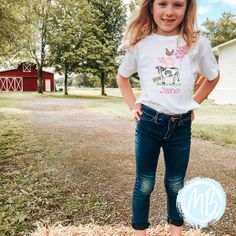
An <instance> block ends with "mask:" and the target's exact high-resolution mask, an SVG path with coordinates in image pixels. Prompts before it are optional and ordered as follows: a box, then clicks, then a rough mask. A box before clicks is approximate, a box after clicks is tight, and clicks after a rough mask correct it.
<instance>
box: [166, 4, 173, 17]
mask: <svg viewBox="0 0 236 236" xmlns="http://www.w3.org/2000/svg"><path fill="white" fill-rule="evenodd" d="M165 14H166V15H168V16H172V15H173V7H172V6H171V5H169V6H167V8H166V11H165Z"/></svg>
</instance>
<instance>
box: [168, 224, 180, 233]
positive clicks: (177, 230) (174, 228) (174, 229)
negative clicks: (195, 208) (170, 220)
mask: <svg viewBox="0 0 236 236" xmlns="http://www.w3.org/2000/svg"><path fill="white" fill-rule="evenodd" d="M169 232H170V236H181V235H182V234H181V233H182V227H178V226H175V225H172V224H170V227H169Z"/></svg>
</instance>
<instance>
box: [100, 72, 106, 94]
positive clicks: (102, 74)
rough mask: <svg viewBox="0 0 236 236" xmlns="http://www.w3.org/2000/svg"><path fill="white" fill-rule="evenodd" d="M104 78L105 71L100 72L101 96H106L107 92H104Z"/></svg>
mask: <svg viewBox="0 0 236 236" xmlns="http://www.w3.org/2000/svg"><path fill="white" fill-rule="evenodd" d="M105 79H106V73H105V72H102V73H101V88H102V93H101V95H102V96H107V94H106V93H105Z"/></svg>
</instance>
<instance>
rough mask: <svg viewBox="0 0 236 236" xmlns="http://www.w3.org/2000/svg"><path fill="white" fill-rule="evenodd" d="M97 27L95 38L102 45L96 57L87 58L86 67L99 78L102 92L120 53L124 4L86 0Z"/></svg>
mask: <svg viewBox="0 0 236 236" xmlns="http://www.w3.org/2000/svg"><path fill="white" fill-rule="evenodd" d="M88 2H89V3H90V5H91V6H92V10H93V13H94V14H95V19H96V25H97V26H98V28H99V31H98V33H97V39H98V41H99V42H100V44H101V45H102V47H101V48H100V50H99V51H98V52H97V54H96V57H94V58H93V59H92V60H88V68H90V69H92V70H93V71H94V73H96V74H97V75H98V76H99V77H100V79H101V86H102V94H103V95H104V94H105V91H104V87H105V83H106V80H107V78H108V75H109V74H110V73H114V71H116V70H117V67H118V63H117V58H118V56H120V54H122V51H121V47H120V44H121V39H122V33H123V31H124V26H125V23H126V6H125V5H124V3H123V1H122V0H110V1H103V0H88Z"/></svg>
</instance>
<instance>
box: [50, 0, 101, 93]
mask: <svg viewBox="0 0 236 236" xmlns="http://www.w3.org/2000/svg"><path fill="white" fill-rule="evenodd" d="M53 12H54V14H53V15H54V16H53V17H52V19H51V24H50V34H49V46H50V54H51V55H50V63H51V64H52V65H54V66H55V68H56V70H57V71H58V72H59V73H60V74H64V75H65V79H64V86H65V89H64V93H65V95H68V91H67V83H68V75H70V74H71V73H73V72H82V71H85V68H86V66H85V65H86V64H87V60H88V59H89V58H90V59H92V58H94V57H95V53H96V48H97V47H100V48H101V46H99V42H97V39H96V35H95V34H94V32H98V30H99V29H97V27H96V25H95V21H96V18H95V17H94V16H93V13H92V12H91V9H90V6H89V5H88V3H87V1H86V0H80V1H74V0H57V1H54V7H53Z"/></svg>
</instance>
